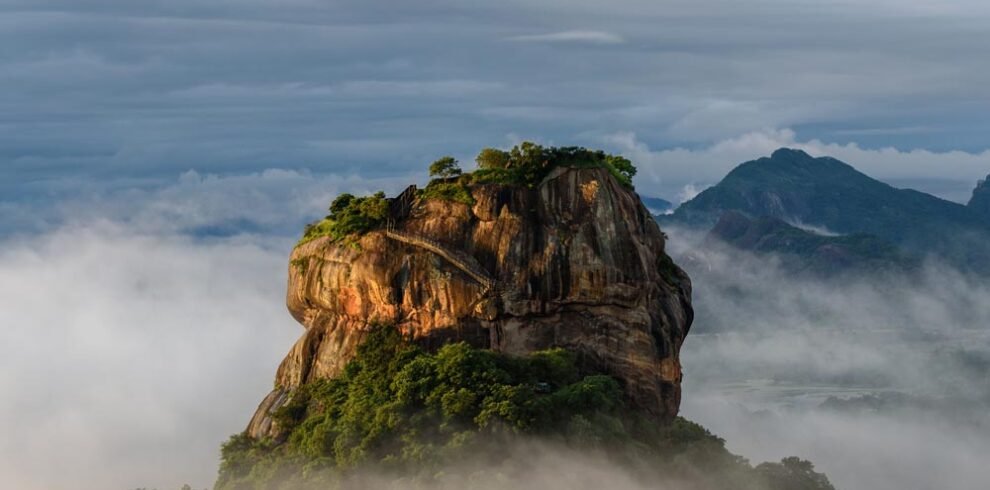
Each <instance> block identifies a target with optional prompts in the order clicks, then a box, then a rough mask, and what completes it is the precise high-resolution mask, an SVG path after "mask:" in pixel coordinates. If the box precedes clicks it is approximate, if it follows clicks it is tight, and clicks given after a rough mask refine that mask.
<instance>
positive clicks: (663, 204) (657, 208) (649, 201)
mask: <svg viewBox="0 0 990 490" xmlns="http://www.w3.org/2000/svg"><path fill="white" fill-rule="evenodd" d="M639 200H641V201H643V204H645V205H646V209H649V210H650V213H651V214H666V213H667V212H669V211H670V210H671V209H673V208H674V203H672V202H670V201H668V200H666V199H661V198H659V197H647V196H639Z"/></svg>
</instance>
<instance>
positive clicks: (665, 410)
mask: <svg viewBox="0 0 990 490" xmlns="http://www.w3.org/2000/svg"><path fill="white" fill-rule="evenodd" d="M470 192H471V194H472V196H473V198H474V201H475V203H474V204H473V205H467V204H463V203H460V202H453V201H445V200H437V199H430V200H423V199H418V198H416V193H415V188H410V189H407V191H406V192H404V193H403V194H401V195H400V196H399V197H398V198H395V199H392V200H391V201H390V202H391V213H390V214H391V217H392V219H391V221H390V223H389V225H388V226H387V227H383V228H382V229H378V230H373V231H370V232H367V233H365V234H363V235H361V236H360V237H357V238H356V239H355V240H356V242H355V243H345V242H344V241H341V242H332V241H331V240H330V239H329V238H327V237H323V238H318V239H315V240H312V241H309V242H306V243H303V244H301V245H300V246H298V247H296V249H295V250H293V252H292V256H291V261H290V267H289V284H288V295H287V303H288V308H289V311H290V312H291V313H292V315H293V317H295V318H296V320H298V321H299V322H300V323H301V324H302V325H303V326H304V327H305V329H306V330H305V332H304V333H303V335H302V337H301V338H300V339H299V340H298V341H297V342H296V344H295V345H294V346H293V347H292V349H291V351H290V352H289V354H288V355H287V356H286V358H285V360H284V361H282V364H281V366H280V367H279V369H278V372H277V375H276V379H275V388H274V390H273V391H272V392H271V394H269V396H268V397H266V398H265V400H264V401H263V402H262V403H261V405H260V406H259V407H258V411H257V412H256V414H255V416H254V417H253V418H252V420H251V423H250V425H249V426H248V434H249V435H251V436H253V437H256V438H260V437H266V436H277V435H278V427H276V426H275V425H276V424H273V423H272V417H271V414H272V413H273V411H274V410H276V409H277V408H278V407H279V406H281V405H282V404H283V403H285V401H286V400H287V399H288V398H289V397H291V394H292V390H293V389H294V388H296V387H298V386H300V385H301V384H305V383H307V382H308V381H310V380H313V379H317V378H325V377H332V376H335V375H337V374H338V373H340V372H341V370H342V368H343V367H344V365H345V364H346V363H347V361H348V360H349V359H350V358H351V357H352V356H353V355H354V352H355V349H356V348H357V346H358V345H359V344H360V343H361V340H362V339H363V337H364V335H365V334H366V332H367V331H368V329H369V326H371V325H373V324H385V325H395V326H396V327H397V328H399V329H400V331H401V332H402V333H403V334H404V335H406V336H407V337H408V338H410V339H413V340H414V341H416V342H418V343H420V344H421V345H423V346H424V347H426V348H436V347H438V346H440V345H442V344H443V343H446V342H450V341H459V340H461V341H467V342H469V343H471V344H473V345H475V346H479V347H487V348H491V349H495V350H498V351H502V352H506V353H509V354H525V353H527V352H531V351H535V350H540V349H546V348H550V347H564V348H568V349H571V350H573V351H575V352H576V353H578V356H579V359H580V362H581V363H582V364H583V365H584V366H586V367H587V368H589V369H591V370H596V371H602V372H605V373H608V374H611V375H613V376H615V377H616V378H617V379H619V380H620V381H621V382H622V383H623V385H624V387H625V390H626V393H627V395H628V397H629V400H630V401H631V402H632V403H633V404H634V406H636V407H639V408H641V409H643V410H645V411H647V412H649V413H651V414H653V415H654V416H655V417H657V419H658V420H669V419H671V418H672V417H674V416H675V415H676V414H677V410H678V405H679V403H680V382H681V367H680V362H679V360H678V353H679V351H680V348H681V344H682V342H683V341H684V337H685V335H686V334H687V333H688V329H689V328H690V325H691V322H692V319H693V311H692V309H691V301H690V296H691V283H690V280H689V279H688V277H687V275H686V274H685V273H684V272H683V271H682V270H681V269H680V268H678V267H677V266H676V265H674V263H673V262H672V261H671V259H670V258H669V257H668V256H667V254H666V253H665V251H664V244H665V242H664V238H665V237H664V235H663V233H662V232H661V231H660V228H659V227H658V225H657V223H656V222H655V221H654V220H653V219H652V217H651V216H650V213H649V211H648V210H647V209H646V207H645V206H644V205H643V204H642V203H641V202H640V200H639V198H638V197H637V196H636V194H635V193H634V192H633V191H632V190H630V189H628V188H627V187H624V186H622V185H621V184H620V183H619V182H618V181H617V180H616V179H615V178H614V177H613V176H612V175H611V174H610V173H609V172H608V171H607V170H605V169H602V168H564V167H562V168H557V169H555V170H554V171H553V172H552V173H551V174H550V175H549V176H548V177H546V178H545V179H543V181H542V182H541V183H540V184H539V185H538V186H535V188H527V187H525V186H507V185H500V184H480V185H472V186H471V187H470Z"/></svg>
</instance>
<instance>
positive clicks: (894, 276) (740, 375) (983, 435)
mask: <svg viewBox="0 0 990 490" xmlns="http://www.w3.org/2000/svg"><path fill="white" fill-rule="evenodd" d="M667 232H668V234H669V235H670V236H671V241H670V242H669V243H670V246H671V249H672V251H671V253H672V255H673V256H674V257H675V258H677V259H679V260H678V262H679V263H682V264H685V268H686V269H687V270H688V272H689V274H691V277H692V278H693V284H694V287H695V289H694V298H695V306H696V308H697V310H696V311H697V315H698V316H697V318H696V322H695V325H694V327H693V328H694V330H693V331H692V333H691V334H690V335H689V336H688V339H687V341H686V342H685V345H684V351H683V356H684V365H685V367H684V370H685V383H684V386H685V394H684V404H683V411H684V414H685V415H686V416H689V417H693V418H694V419H696V420H697V421H699V422H701V423H702V424H704V425H705V426H706V427H709V428H711V429H712V430H713V431H715V432H716V433H718V434H720V435H722V436H723V437H725V438H726V439H727V440H728V441H729V447H730V448H731V449H733V450H735V451H737V452H739V453H741V454H745V455H747V456H749V457H752V458H756V459H773V458H774V457H779V456H780V455H783V454H799V455H801V456H802V457H806V458H809V459H811V460H813V461H815V462H816V464H817V465H818V467H819V468H820V469H822V470H823V471H826V472H827V474H828V475H829V476H830V478H831V479H832V481H833V483H834V484H835V485H836V488H875V489H899V488H958V489H966V488H976V487H978V486H979V485H980V484H981V482H985V481H988V478H990V471H988V470H987V468H986V466H985V465H984V464H982V456H981V455H983V454H986V452H987V451H988V450H990V416H988V413H990V412H988V411H987V408H988V407H990V378H988V376H987V372H988V369H990V332H988V331H987V329H986V325H990V302H987V301H986V299H987V298H990V284H988V283H987V281H986V279H985V278H982V277H979V276H973V275H971V274H967V273H966V272H962V271H959V270H956V269H955V268H953V267H951V266H949V265H946V264H944V263H941V262H939V261H938V260H937V259H929V260H928V261H926V262H925V264H924V266H923V267H922V268H921V269H920V270H918V271H915V272H911V273H886V272H872V273H860V272H851V273H849V274H845V275H842V276H838V277H832V278H828V279H823V278H821V277H814V276H810V277H809V276H805V277H802V276H798V275H795V274H793V273H792V272H789V271H787V270H785V269H784V268H782V266H781V261H780V260H779V258H778V257H775V256H773V255H755V254H752V253H747V252H744V251H740V250H737V249H733V248H731V247H725V246H718V245H717V244H711V243H708V244H706V245H704V246H698V245H699V244H701V243H703V242H704V237H703V236H701V235H700V234H698V233H697V232H692V231H689V230H684V229H678V228H668V229H667Z"/></svg>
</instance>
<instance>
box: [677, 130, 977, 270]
mask: <svg viewBox="0 0 990 490" xmlns="http://www.w3.org/2000/svg"><path fill="white" fill-rule="evenodd" d="M980 195H982V194H980ZM981 199H982V198H981ZM979 202H980V200H977V204H978V203H979ZM727 211H737V212H740V213H743V214H744V215H746V216H749V217H751V218H760V217H764V216H766V217H771V218H776V219H780V220H782V221H784V222H791V223H793V222H799V223H805V224H808V225H812V226H820V227H823V228H826V229H829V230H832V231H834V232H836V233H839V234H857V233H863V234H872V235H875V236H877V237H879V238H881V239H883V240H886V241H889V242H891V243H893V244H896V245H898V246H900V247H902V248H904V249H905V250H907V251H909V252H911V253H914V254H919V255H934V256H937V257H940V258H942V259H944V260H947V261H948V262H950V263H952V264H955V265H957V266H965V267H970V266H975V267H976V268H978V269H979V270H981V271H990V250H988V247H987V246H986V243H988V242H990V220H984V219H981V216H980V215H979V214H978V213H977V212H974V207H973V206H969V207H968V206H964V205H962V204H959V203H954V202H951V201H947V200H944V199H941V198H938V197H935V196H932V195H929V194H926V193H923V192H920V191H916V190H913V189H898V188H895V187H893V186H891V185H889V184H886V183H884V182H881V181H879V180H876V179H874V178H872V177H870V176H868V175H866V174H864V173H862V172H860V171H858V170H856V168H855V167H853V166H852V165H849V164H847V163H845V162H842V161H839V160H837V159H835V158H831V157H818V158H815V157H812V156H810V155H808V154H807V153H806V152H804V151H802V150H796V149H789V148H782V149H779V150H777V151H774V152H773V154H772V155H771V156H770V157H763V158H759V159H756V160H751V161H748V162H744V163H742V164H740V165H738V166H737V167H735V168H734V169H733V170H732V171H730V172H729V173H728V174H727V175H726V176H725V178H723V179H722V180H721V181H720V182H719V183H718V184H716V185H714V186H712V187H710V188H708V189H705V190H704V191H702V192H701V193H700V194H698V196H696V197H695V198H694V199H692V200H690V201H688V202H685V203H684V204H682V205H681V206H680V207H678V208H677V209H676V210H675V211H674V212H673V214H672V215H670V216H667V217H661V218H660V221H661V223H663V224H676V225H682V226H689V227H694V228H706V229H707V228H711V227H712V226H714V225H715V224H716V223H717V222H718V219H719V217H720V216H721V215H722V214H723V213H724V212H727Z"/></svg>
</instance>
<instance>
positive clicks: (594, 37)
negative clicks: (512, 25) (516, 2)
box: [508, 31, 625, 44]
mask: <svg viewBox="0 0 990 490" xmlns="http://www.w3.org/2000/svg"><path fill="white" fill-rule="evenodd" d="M508 40H510V41H520V42H531V43H590V44H621V43H623V42H625V40H624V39H622V37H621V36H618V35H616V34H612V33H611V32H604V31H560V32H551V33H547V34H526V35H521V36H512V37H510V38H508Z"/></svg>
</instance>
